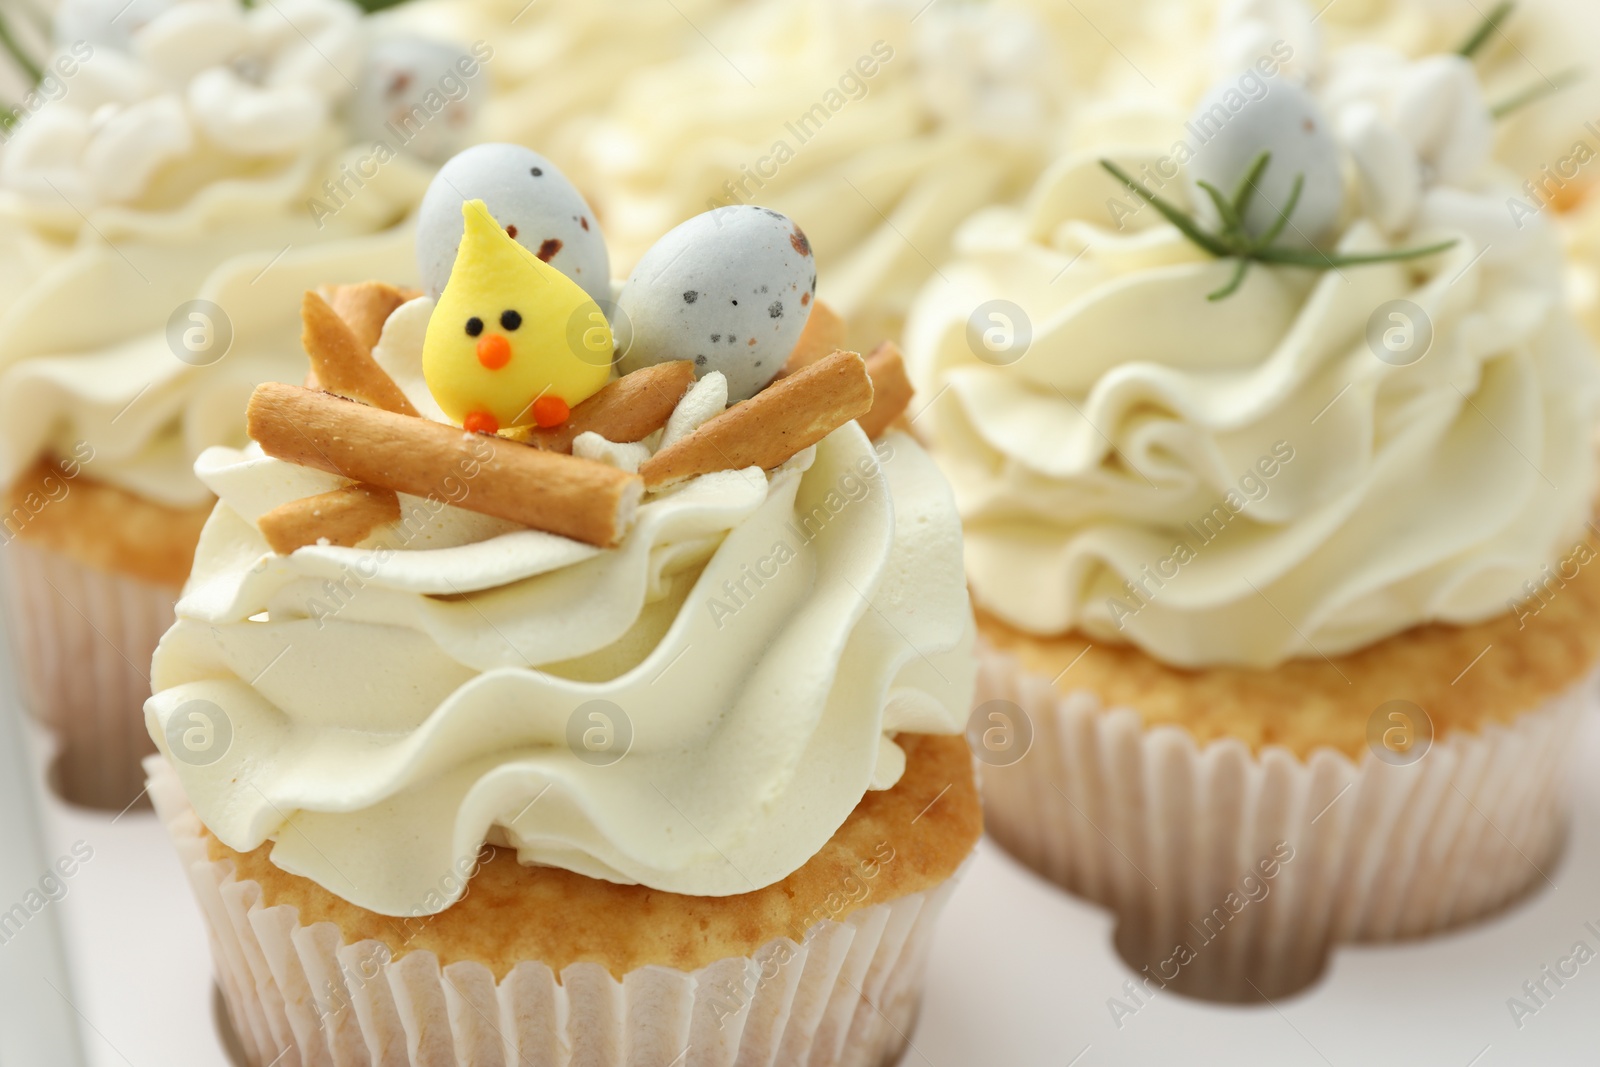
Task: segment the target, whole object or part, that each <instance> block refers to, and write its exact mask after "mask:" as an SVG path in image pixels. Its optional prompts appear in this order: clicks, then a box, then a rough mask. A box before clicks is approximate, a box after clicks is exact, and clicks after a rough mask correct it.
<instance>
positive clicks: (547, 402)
mask: <svg viewBox="0 0 1600 1067" xmlns="http://www.w3.org/2000/svg"><path fill="white" fill-rule="evenodd" d="M480 191H481V192H482V193H483V194H484V198H482V199H480V198H477V197H475V196H474V193H477V192H480ZM576 196H577V194H576V190H575V189H573V188H572V187H571V186H570V185H569V184H567V183H566V182H565V180H564V179H563V177H562V176H561V175H560V173H559V172H558V171H556V170H555V169H554V167H553V166H552V165H551V164H550V163H549V162H548V161H547V160H544V159H543V158H542V157H538V156H535V155H534V154H533V153H530V152H526V150H522V149H516V148H513V147H511V146H503V145H490V146H482V147H480V148H477V149H473V150H469V152H467V153H464V154H463V155H462V156H461V157H459V158H458V160H456V161H453V162H452V163H450V164H449V165H447V167H446V169H445V171H444V172H443V173H442V174H441V178H440V181H439V183H438V184H437V185H435V187H434V189H433V191H431V192H430V193H429V195H428V197H427V200H426V202H425V205H424V209H423V213H422V219H421V231H422V233H423V235H424V237H423V239H422V241H421V243H420V246H419V247H420V256H419V259H420V266H421V273H422V275H423V276H424V282H425V284H428V281H429V279H430V278H432V277H433V276H434V272H435V270H436V269H437V265H438V263H439V262H440V258H441V256H443V259H444V263H445V266H446V268H447V270H446V272H445V276H444V280H443V284H442V285H440V286H439V287H438V298H437V300H435V299H434V298H433V297H431V296H427V295H424V296H422V297H418V298H417V299H415V300H412V301H410V302H407V303H405V304H404V305H402V306H400V307H399V308H398V309H397V310H395V311H394V312H393V313H392V314H390V315H388V316H387V317H386V319H385V320H384V321H383V324H382V329H381V337H380V340H379V342H378V344H377V346H376V348H375V349H374V350H373V351H372V352H371V354H370V355H369V354H367V353H366V352H364V351H362V350H361V348H360V347H359V346H357V345H355V344H353V343H352V338H353V337H355V336H356V334H357V333H358V332H360V329H361V328H362V326H363V323H362V322H359V321H358V322H351V321H346V320H343V319H342V317H337V316H330V312H329V309H328V307H329V306H328V305H327V304H326V303H323V302H322V301H321V300H320V298H318V297H317V296H316V295H315V294H308V295H307V297H306V303H305V313H306V328H307V338H308V344H307V349H308V352H309V354H310V355H311V357H312V369H313V374H314V375H315V377H316V379H317V380H318V382H320V383H321V384H322V385H323V386H324V388H325V389H326V390H328V391H326V392H324V391H317V390H311V389H304V388H299V387H295V386H285V385H264V386H261V387H259V388H258V389H257V390H256V392H255V394H254V396H253V398H252V400H251V402H250V408H249V428H250V432H251V435H252V437H253V439H254V443H253V444H252V445H250V446H249V447H247V448H245V449H243V450H235V449H226V448H215V449H211V450H208V451H207V452H206V453H205V454H204V455H202V457H201V459H200V461H199V463H198V464H197V471H198V473H199V475H200V477H201V478H202V479H203V480H204V481H205V483H206V484H207V485H208V486H210V487H211V488H212V490H213V491H214V492H216V493H217V495H218V497H219V503H218V505H217V508H216V510H215V512H214V513H213V515H212V517H211V519H210V520H209V522H208V523H207V526H206V529H205V532H204V534H203V535H202V537H201V540H200V546H199V549H198V552H197V555H196V561H195V569H194V574H193V576H192V578H191V580H190V583H189V585H188V588H187V591H186V593H185V596H184V598H183V599H182V600H181V601H180V602H179V605H178V622H177V624H176V625H175V626H174V627H173V629H172V630H171V631H170V632H169V633H168V634H167V636H166V637H165V638H164V639H163V641H162V643H161V647H160V649H159V651H158V652H157V654H156V658H155V677H154V683H155V690H156V692H155V695H154V696H153V697H152V698H151V699H150V701H149V703H148V704H147V705H146V719H147V723H148V726H149V730H150V734H151V736H152V737H153V738H154V739H155V740H156V743H157V744H158V746H159V747H160V748H161V750H162V754H163V756H164V757H165V758H164V759H152V761H151V762H150V764H149V766H150V768H151V773H152V782H151V786H152V793H153V795H154V797H155V800H156V803H157V807H158V810H159V811H160V813H161V814H162V816H163V818H164V819H165V820H166V821H167V824H168V825H169V827H170V828H171V830H172V832H173V835H174V837H175V839H176V840H177V843H178V847H179V849H180V851H181V853H182V855H183V858H184V860H185V864H186V867H187V869H188V872H189V874H190V877H191V880H192V882H193V884H194V888H195V891H196V893H197V896H198V897H199V900H200V903H201V904H202V907H203V908H204V910H205V912H206V914H207V918H208V921H209V923H210V925H211V928H212V934H213V948H214V950H215V955H216V965H217V971H218V976H219V982H220V985H221V988H222V990H223V995H224V998H225V1000H226V1002H227V1004H228V1010H229V1015H230V1017H231V1019H232V1021H233V1024H234V1027H235V1029H236V1030H237V1031H238V1033H239V1035H240V1037H241V1040H242V1043H243V1045H244V1047H245V1049H246V1050H247V1059H248V1061H249V1062H250V1063H253V1064H268V1063H272V1062H276V1061H277V1060H278V1059H279V1058H280V1057H282V1056H284V1055H288V1054H298V1057H299V1059H300V1060H302V1061H305V1062H317V1061H320V1060H323V1059H326V1058H328V1057H329V1056H331V1057H333V1059H334V1060H335V1061H340V1060H341V1058H342V1057H345V1056H355V1057H356V1058H359V1057H360V1056H362V1055H371V1056H373V1057H375V1058H382V1057H384V1056H386V1055H388V1054H389V1053H386V1052H385V1051H384V1050H392V1051H393V1054H396V1055H404V1056H409V1057H410V1059H411V1061H413V1062H417V1061H425V1060H428V1059H431V1058H433V1057H436V1056H444V1057H448V1056H450V1055H452V1054H453V1055H454V1056H455V1057H456V1058H457V1062H469V1063H481V1062H494V1061H496V1058H497V1057H504V1058H505V1059H506V1060H507V1061H508V1062H509V1061H519V1062H530V1063H531V1062H549V1063H568V1062H571V1063H595V1064H613V1063H614V1064H622V1063H625V1062H650V1063H657V1062H659V1063H670V1062H672V1061H673V1060H674V1058H680V1059H682V1058H683V1057H685V1056H687V1060H686V1062H762V1063H776V1064H785V1065H788V1064H801V1063H806V1064H845V1063H848V1064H879V1063H888V1062H891V1061H892V1058H893V1057H894V1056H895V1055H897V1054H898V1053H899V1051H900V1050H901V1049H902V1048H903V1047H904V1044H905V1040H906V1039H905V1035H906V1034H907V1033H909V1031H910V1028H911V1025H912V1022H913V1021H914V1018H915V1014H916V1008H917V1004H918V1002H919V998H920V969H921V966H922V962H923V959H924V957H925V955H926V952H927V947H928V938H929V935H930V931H931V926H932V923H933V920H934V918H935V916H936V914H937V912H938V910H939V908H940V906H941V905H942V903H943V902H944V900H945V899H946V897H947V896H948V893H949V891H950V886H951V884H952V878H953V877H954V876H955V874H956V873H957V871H958V870H959V868H960V867H961V865H962V862H963V860H964V859H965V857H966V855H967V854H968V853H969V852H970V850H971V848H972V846H973V845H974V843H975V841H976V838H977V836H978V834H979V832H980V818H979V813H978V806H977V794H976V785H975V783H974V781H973V775H972V767H971V758H970V754H969V752H968V750H967V747H966V744H965V742H964V741H963V739H962V738H961V737H960V736H959V735H960V732H961V730H962V728H963V725H964V722H965V719H966V716H967V710H968V701H969V700H970V696H971V690H972V684H973V675H974V671H975V663H974V661H973V658H972V640H973V628H972V617H971V609H970V607H969V605H968V601H967V594H966V589H965V583H964V580H963V578H962V575H961V564H960V552H961V549H960V523H959V519H958V516H957V514H956V510H955V504H954V501H953V500H952V499H951V497H950V495H949V490H948V487H947V486H946V484H945V483H944V481H943V480H942V478H941V477H940V475H939V474H938V471H937V469H936V468H935V466H934V465H933V463H932V461H931V460H930V459H929V458H928V457H927V456H926V455H925V454H924V453H923V452H922V450H921V449H920V448H919V447H918V446H917V444H916V442H915V441H914V440H913V439H911V438H910V437H909V436H907V435H906V434H905V433H903V432H901V431H898V430H895V429H892V428H889V424H890V423H891V422H893V421H894V420H896V419H897V418H898V416H899V414H900V413H901V412H902V411H903V410H904V409H905V406H906V402H907V400H908V394H907V393H906V392H905V389H904V385H905V382H904V376H903V371H901V370H900V365H899V359H898V354H897V353H896V352H894V351H893V350H892V349H889V348H885V349H883V350H881V351H878V352H876V353H874V355H873V357H872V358H871V359H870V360H863V359H862V357H861V356H859V355H857V354H855V353H853V352H847V351H836V352H817V351H813V350H811V348H810V346H809V344H808V342H807V341H806V340H805V334H804V326H805V324H806V320H807V318H808V316H807V314H806V309H807V308H808V307H809V306H811V304H812V303H813V301H812V300H811V298H810V284H811V278H812V271H813V265H812V259H811V255H810V252H809V248H808V246H807V245H806V242H805V239H804V235H803V233H802V232H801V231H800V230H799V228H798V227H797V226H795V225H794V223H793V222H791V221H790V220H788V219H787V218H785V217H783V216H781V215H779V214H778V213H776V212H772V211H768V210H765V209H756V208H748V209H726V210H725V211H724V212H721V213H717V214H715V215H708V216H702V217H699V218H697V219H692V220H690V221H689V222H688V223H685V224H684V225H683V226H682V227H680V228H678V229H677V230H675V231H673V232H672V233H670V234H668V235H667V236H666V237H664V238H663V240H662V241H661V242H660V244H658V246H657V247H656V248H654V249H652V250H651V253H650V254H648V255H647V256H646V257H645V261H644V262H642V263H641V265H640V269H639V271H637V272H635V274H634V275H633V276H632V277H631V278H630V279H629V281H628V282H627V284H626V285H625V286H624V287H623V288H622V290H621V293H620V296H619V299H618V301H617V304H616V306H615V307H614V308H613V309H612V311H611V314H610V316H609V317H608V316H607V315H605V314H603V313H602V311H601V307H600V304H599V303H598V302H597V301H595V300H593V299H592V298H591V297H589V296H588V295H587V293H586V292H585V289H584V287H583V285H582V284H581V283H580V280H579V276H578V273H577V271H576V266H577V265H578V264H579V263H581V262H583V261H584V254H585V253H586V252H594V251H595V250H594V249H592V248H588V249H586V248H584V247H578V248H573V247H571V246H570V245H564V246H563V254H564V255H568V256H570V257H571V258H568V259H566V260H565V261H564V263H563V266H562V267H559V268H558V267H557V266H556V262H557V257H552V258H551V262H550V263H546V262H544V260H542V259H540V258H539V256H538V254H537V253H536V251H534V250H536V249H541V248H546V247H547V246H548V243H549V242H551V241H553V240H558V239H559V238H557V237H555V236H553V234H555V233H557V232H566V233H568V235H569V236H570V235H571V234H570V231H560V230H558V229H556V228H557V227H561V226H566V225H568V224H569V223H570V220H571V219H572V212H571V210H570V207H571V204H572V199H571V198H573V197H576ZM468 198H470V199H468ZM436 211H437V212H440V213H441V216H440V218H441V219H442V218H445V217H448V216H449V215H450V214H452V213H453V214H454V215H455V216H456V217H457V218H459V219H460V223H459V227H460V229H459V232H457V233H450V232H448V230H445V231H442V232H443V236H442V237H440V238H438V242H439V243H438V244H437V245H435V244H434V240H435V239H434V238H432V237H430V236H428V235H429V234H431V233H433V223H434V222H435V221H436V220H435V215H434V213H435V212H436ZM441 225H442V222H441ZM576 228H577V230H578V233H580V234H590V235H593V236H592V237H590V238H583V237H576V238H574V242H575V243H576V244H578V245H580V246H581V245H583V244H584V242H585V241H587V240H595V241H597V240H598V239H599V238H598V233H599V231H598V227H596V226H594V225H593V223H592V221H591V223H590V226H589V228H587V229H584V228H582V227H581V226H580V227H576ZM512 231H515V233H516V236H515V237H513V236H511V234H512ZM568 271H570V272H571V273H567V272H568ZM434 280H435V281H437V280H438V279H437V278H434ZM685 294H692V295H693V299H685ZM334 295H335V296H336V297H337V296H338V295H339V293H338V292H336V293H335V294H334ZM756 296H759V297H760V300H759V302H756V301H754V300H753V299H752V298H754V297H756ZM775 308H781V310H782V314H781V315H774V314H773V313H772V312H773V309H775ZM741 309H742V310H741ZM624 321H626V322H627V323H628V326H627V332H626V334H624V335H621V336H617V337H614V335H613V334H612V332H611V326H610V323H618V324H620V323H622V322H624ZM574 323H576V324H580V325H581V328H578V329H572V328H571V324H574ZM712 325H718V326H720V328H721V330H723V331H726V330H737V331H739V336H738V337H737V339H736V341H735V342H734V343H732V344H728V343H727V342H725V341H721V340H719V341H718V342H716V343H719V344H721V345H722V346H723V347H724V348H725V349H726V350H727V351H726V352H721V353H718V354H717V357H716V360H715V363H716V366H712V363H713V359H712V358H711V356H710V355H709V354H703V351H704V343H706V342H708V341H709V338H708V337H706V338H702V337H701V334H702V333H704V332H705V330H706V329H708V328H709V327H710V326H712ZM680 328H682V329H680ZM684 329H687V331H688V332H683V330H684ZM563 338H565V339H566V340H565V341H563V340H562V339H563ZM614 353H615V354H619V355H620V356H621V358H620V360H619V361H618V366H619V367H620V368H621V369H622V370H624V371H625V372H626V373H623V374H622V375H621V376H619V377H613V373H612V357H613V354H614ZM774 356H775V357H776V363H773V362H770V361H771V360H772V358H773V357H774ZM779 365H782V366H783V368H784V371H783V374H782V376H781V377H780V376H779V371H778V369H777V368H778V366H779ZM897 371H898V372H899V373H897ZM697 374H698V378H697ZM774 379H776V380H774ZM741 395H744V396H746V397H747V398H746V399H743V400H742V401H739V402H736V403H734V404H732V406H729V400H730V397H734V398H736V397H739V396H741ZM469 427H475V428H477V430H478V432H469V430H468V428H469ZM496 431H498V433H496ZM400 1050H404V1052H403V1053H402V1052H400Z"/></svg>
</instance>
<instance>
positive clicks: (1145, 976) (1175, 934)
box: [977, 643, 1597, 1009]
mask: <svg viewBox="0 0 1600 1067" xmlns="http://www.w3.org/2000/svg"><path fill="white" fill-rule="evenodd" d="M979 660H980V669H979V680H978V696H977V702H978V704H979V705H980V706H981V705H982V704H983V703H984V702H987V701H991V700H1004V701H1010V702H1012V703H1013V704H1015V705H1017V706H1018V707H1019V708H1020V709H1021V710H1022V711H1023V712H1024V713H1025V714H1026V716H1027V717H1028V719H1029V720H1030V721H1031V723H1032V729H1033V741H1032V746H1031V748H1030V749H1029V750H1028V752H1027V754H1026V755H1025V756H1024V757H1023V758H1022V759H1020V760H1019V761H1017V762H1016V763H1014V764H1012V765H1010V766H986V767H982V768H981V770H982V790H983V798H984V806H985V821H986V825H987V827H988V829H989V832H990V833H991V834H992V835H993V836H994V837H995V839H996V840H998V841H999V842H1000V843H1001V844H1002V845H1003V846H1004V847H1005V848H1006V849H1007V850H1008V851H1009V852H1011V853H1012V854H1013V855H1014V856H1016V857H1017V858H1018V859H1020V860H1021V861H1022V862H1024V863H1025V864H1027V865H1028V866H1030V867H1032V868H1034V869H1035V870H1036V871H1038V872H1039V873H1041V874H1043V875H1045V876H1046V877H1048V878H1050V879H1052V880H1054V881H1055V882H1057V883H1059V884H1060V885H1062V886H1064V887H1065V888H1066V889H1068V890H1070V891H1071V892H1073V893H1076V894H1078V895H1080V896H1083V897H1086V898H1088V899H1089V900H1092V901H1095V902H1098V903H1100V904H1102V905H1104V906H1106V907H1107V908H1109V909H1110V910H1111V911H1113V912H1114V913H1115V914H1116V916H1117V918H1118V929H1117V935H1116V938H1117V947H1118V950H1119V951H1120V953H1121V954H1122V956H1123V958H1124V959H1125V960H1126V961H1127V962H1128V963H1129V964H1130V965H1131V966H1132V967H1133V969H1134V970H1135V971H1136V972H1138V979H1139V981H1140V982H1141V984H1143V985H1144V986H1145V988H1146V990H1147V991H1148V992H1149V993H1150V994H1154V993H1155V992H1158V991H1160V990H1162V989H1166V988H1171V989H1174V990H1178V991H1182V992H1187V993H1191V994H1194V995H1197V996H1203V997H1206V998H1208V999H1216V1000H1229V1001H1256V1002H1259V1000H1260V998H1261V997H1262V996H1266V997H1274V998H1275V997H1278V996H1282V995H1285V994H1288V993H1292V992H1295V991H1297V990H1299V989H1302V988H1304V987H1305V986H1307V985H1309V984H1310V983H1312V982H1313V981H1315V979H1316V978H1317V976H1318V974H1320V972H1321V971H1322V969H1323V967H1324V966H1325V964H1326V961H1327V956H1328V953H1329V951H1330V948H1331V946H1332V945H1334V944H1337V943H1340V942H1352V941H1368V942H1383V941H1393V940H1398V939H1402V938H1412V937H1420V936H1424V935H1428V934H1432V933H1436V932H1438V931H1442V930H1445V929H1448V928H1450V927H1452V926H1457V925H1459V924H1462V923H1466V922H1470V921H1472V920H1474V919H1478V918H1481V917H1483V916H1486V915H1489V914H1490V913H1492V912H1494V911H1495V910H1497V909H1499V908H1501V907H1503V906H1505V905H1507V904H1508V903H1510V902H1511V901H1513V900H1514V899H1516V898H1517V897H1518V896H1520V895H1521V894H1523V893H1525V892H1527V891H1528V890H1530V889H1532V888H1535V887H1536V886H1539V885H1543V884H1546V883H1547V881H1548V875H1549V874H1550V873H1551V872H1553V865H1554V864H1555V863H1556V861H1557V860H1558V859H1559V854H1560V851H1561V848H1562V844H1563V842H1564V839H1565V829H1566V827H1565V814H1566V799H1567V785H1568V776H1567V771H1568V769H1569V768H1568V762H1569V761H1568V759H1567V754H1568V753H1569V752H1570V751H1571V742H1572V740H1573V737H1574V734H1575V733H1576V731H1577V728H1578V726H1579V724H1580V722H1581V720H1582V718H1583V715H1584V713H1585V711H1586V710H1587V709H1589V708H1591V707H1592V706H1593V704H1594V700H1595V691H1596V685H1597V683H1596V679H1595V678H1594V677H1593V676H1591V677H1589V678H1587V679H1585V680H1584V681H1583V682H1582V683H1581V684H1579V685H1577V686H1574V687H1573V688H1572V689H1571V690H1569V691H1568V692H1566V693H1564V694H1563V695H1561V696H1559V697H1557V698H1555V699H1552V700H1550V701H1548V702H1547V703H1545V704H1544V705H1543V706H1542V707H1539V708H1536V709H1533V710H1531V711H1530V712H1529V713H1527V714H1525V715H1522V716H1520V717H1519V718H1517V719H1516V720H1515V721H1514V722H1513V723H1512V724H1511V725H1509V726H1501V725H1491V726H1490V727H1488V729H1487V730H1485V731H1484V732H1483V733H1482V734H1454V735H1448V736H1445V737H1443V738H1438V739H1435V741H1434V743H1433V745H1432V747H1431V749H1430V750H1429V751H1427V752H1426V754H1425V755H1423V756H1422V757H1421V758H1420V759H1419V760H1418V761H1417V762H1415V763H1412V764H1410V765H1404V766H1395V765H1391V764H1389V763H1385V762H1383V761H1381V760H1378V759H1376V758H1374V757H1370V756H1368V757H1365V758H1363V759H1362V760H1361V762H1360V763H1359V764H1357V763H1355V762H1353V761H1352V760H1350V759H1349V758H1348V757H1346V756H1344V755H1342V754H1340V753H1337V752H1334V751H1332V750H1330V749H1321V750H1318V751H1316V752H1315V753H1313V754H1312V755H1311V757H1310V758H1309V759H1306V760H1301V759H1299V758H1297V757H1295V756H1294V755H1293V754H1291V753H1289V752H1288V751H1287V750H1284V749H1281V748H1269V749H1267V750H1265V751H1264V752H1263V753H1261V754H1260V755H1259V756H1258V755H1254V754H1252V752H1251V750H1250V748H1249V747H1248V746H1247V745H1245V744H1243V743H1241V742H1238V741H1221V742H1216V743H1212V744H1208V745H1206V746H1205V747H1204V748H1201V747H1199V746H1197V745H1196V743H1195V741H1194V739H1193V737H1192V736H1191V735H1190V734H1189V733H1187V732H1186V731H1184V730H1182V729H1179V728H1176V727H1170V726H1167V727H1156V728H1154V729H1145V728H1144V726H1143V724H1142V722H1141V720H1140V718H1139V716H1138V715H1137V714H1136V713H1135V712H1134V711H1132V710H1130V709H1126V708H1122V709H1111V710H1107V709H1106V708H1105V707H1104V706H1103V704H1102V703H1101V701H1100V700H1099V699H1098V698H1097V697H1096V696H1095V695H1094V694H1093V693H1090V692H1086V691H1077V692H1073V693H1070V694H1067V695H1063V694H1061V693H1060V692H1058V691H1057V690H1056V688H1055V687H1054V685H1053V684H1052V682H1051V680H1050V679H1048V678H1043V677H1040V676H1037V675H1033V674H1031V673H1029V672H1028V671H1027V670H1026V668H1024V667H1023V666H1022V664H1021V663H1020V662H1019V661H1018V660H1017V659H1016V658H1015V657H1013V656H1011V655H1010V654H1007V653H1003V652H1000V651H999V650H996V649H993V648H989V647H986V646H983V645H982V644H981V643H980V648H979ZM1284 714H1285V715H1292V714H1294V709H1292V708H1285V709H1284ZM1285 848H1287V849H1289V850H1292V851H1291V852H1290V853H1289V854H1290V855H1291V856H1292V858H1289V859H1287V860H1284V859H1283V856H1284V855H1285V853H1284V849H1285ZM1269 873H1270V875H1271V877H1267V875H1268V874H1269ZM1247 879H1248V880H1247ZM1146 968H1148V969H1147V970H1146ZM1142 995H1144V994H1141V996H1142ZM1137 1006H1138V1004H1137V1003H1135V1002H1133V1001H1131V1000H1130V1001H1128V1002H1127V1004H1126V1005H1125V1007H1127V1008H1129V1009H1133V1008H1136V1007H1137Z"/></svg>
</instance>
